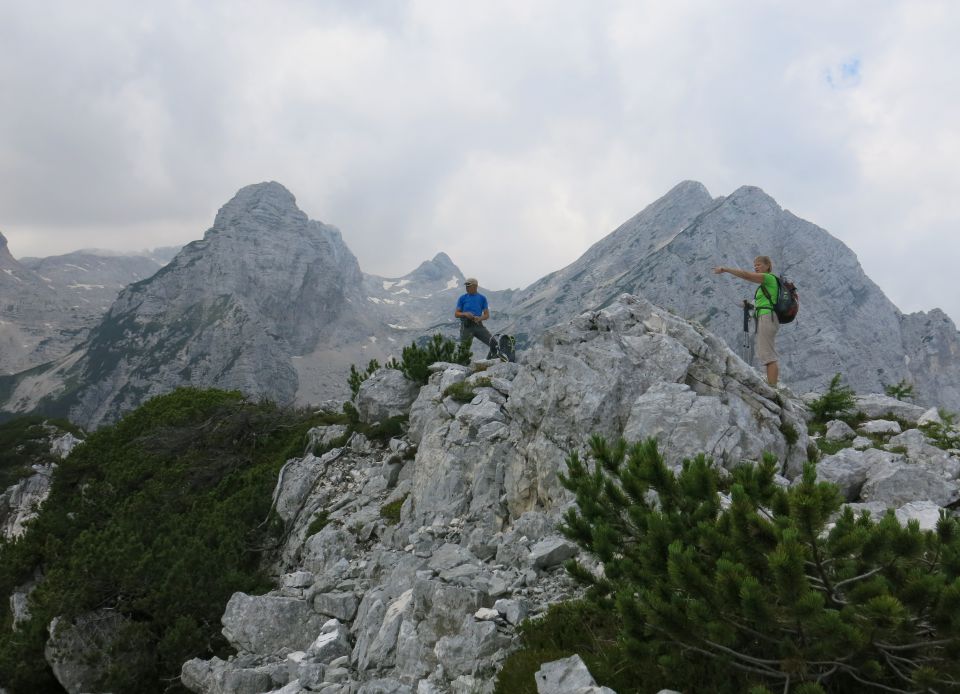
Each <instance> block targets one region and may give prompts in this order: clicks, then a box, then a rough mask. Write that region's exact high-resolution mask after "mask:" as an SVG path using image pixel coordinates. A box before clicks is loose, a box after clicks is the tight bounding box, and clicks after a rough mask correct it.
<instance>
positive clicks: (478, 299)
mask: <svg viewBox="0 0 960 694" xmlns="http://www.w3.org/2000/svg"><path fill="white" fill-rule="evenodd" d="M487 308H489V307H488V305H487V297H485V296H484V295H483V294H481V293H480V292H477V293H476V294H464V295H463V296H461V297H460V298H459V299H457V310H458V311H469V312H470V313H472V314H473V315H475V316H476V317H477V318H480V317H481V316H483V312H484V311H485V310H486V309H487Z"/></svg>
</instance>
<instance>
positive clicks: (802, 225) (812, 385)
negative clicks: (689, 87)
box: [508, 181, 960, 409]
mask: <svg viewBox="0 0 960 694" xmlns="http://www.w3.org/2000/svg"><path fill="white" fill-rule="evenodd" d="M757 255H769V256H771V257H772V259H773V261H774V271H775V272H776V273H777V274H779V275H784V276H786V277H787V278H789V279H790V280H792V281H794V282H795V283H796V284H797V286H798V289H799V292H800V302H801V304H800V305H801V309H800V315H799V317H798V318H797V321H796V322H795V323H794V324H791V325H789V326H784V327H783V328H782V329H781V330H780V334H779V336H778V338H777V343H778V350H779V352H780V356H781V361H780V367H781V377H782V379H783V380H784V381H785V382H787V383H789V384H790V386H791V387H793V388H794V389H795V390H797V392H804V391H807V390H822V389H824V388H825V386H826V384H827V382H829V380H830V378H831V377H832V376H833V375H834V374H835V373H838V372H840V373H842V374H843V375H844V376H845V378H846V380H847V381H848V382H849V383H850V384H851V385H852V386H853V387H854V388H855V389H856V390H857V391H859V392H882V391H883V386H884V385H887V384H896V383H898V382H900V381H901V380H906V381H907V382H909V383H912V384H913V385H914V390H915V393H916V394H917V398H918V401H920V402H925V403H928V404H937V405H940V406H945V407H950V408H954V409H960V360H958V359H957V357H958V355H960V335H958V333H957V329H956V326H955V325H954V324H953V322H952V321H951V320H950V319H949V318H948V317H947V316H946V315H945V314H944V313H943V312H942V311H939V310H937V309H934V310H932V311H930V312H928V313H924V312H920V313H914V314H909V315H904V314H902V313H901V312H900V311H899V310H898V309H897V307H896V306H894V304H893V303H892V302H891V301H890V300H889V299H888V298H887V297H886V296H885V295H884V294H883V292H882V291H881V290H880V288H879V287H877V285H876V284H875V283H874V282H873V281H872V280H871V279H870V278H869V277H867V276H866V274H864V272H863V269H862V268H861V267H860V264H859V262H858V260H857V257H856V255H855V254H854V253H853V252H852V251H851V250H850V249H849V248H847V247H846V246H845V245H844V244H843V243H842V242H840V241H839V240H838V239H836V238H834V237H833V236H831V235H830V234H829V233H828V232H826V231H825V230H823V229H821V228H820V227H818V226H816V225H814V224H811V223H810V222H807V221H805V220H803V219H800V218H798V217H796V216H795V215H793V214H791V213H790V212H789V211H787V210H784V209H782V208H781V207H780V206H779V205H778V204H777V202H776V201H775V200H774V199H773V198H771V197H770V196H769V195H767V194H766V193H764V192H763V191H762V190H761V189H760V188H756V187H752V186H744V187H741V188H738V189H737V190H736V191H734V192H733V193H732V194H730V195H729V196H726V197H718V198H712V197H711V196H710V194H709V193H708V192H707V189H706V188H704V186H703V185H701V184H700V183H696V182H693V181H685V182H683V183H681V184H679V185H677V186H676V187H675V188H673V189H672V190H671V191H670V192H668V193H667V194H666V195H665V196H664V197H662V198H661V199H659V200H657V201H656V202H654V203H653V204H651V205H649V206H648V207H647V208H646V209H644V210H643V211H642V212H640V213H639V214H638V215H636V216H635V217H633V218H632V219H630V220H628V221H627V222H625V223H624V224H623V225H622V226H621V227H619V228H618V229H616V230H615V231H614V232H613V233H611V234H610V235H608V236H607V237H605V238H604V239H602V240H600V241H598V242H597V243H596V244H594V246H593V247H591V248H590V249H589V250H588V251H587V252H586V253H585V254H584V255H583V256H581V257H580V258H579V259H578V260H576V261H575V262H574V263H572V264H571V265H569V266H568V267H566V268H564V269H563V270H560V271H558V272H555V273H553V274H551V275H548V276H547V277H545V278H543V279H541V280H539V281H538V282H535V283H534V284H533V285H531V286H530V287H528V288H526V289H524V290H521V291H518V292H516V293H515V294H514V295H513V297H512V302H511V305H510V306H509V307H508V312H509V317H508V320H509V325H510V329H511V330H512V331H513V332H515V333H517V334H518V335H521V336H524V335H530V336H532V337H534V338H535V337H536V336H537V335H538V334H539V332H540V331H541V330H543V329H544V328H545V327H546V326H547V325H549V324H551V323H552V322H556V321H559V320H562V319H566V318H569V317H570V316H573V315H576V314H577V313H578V312H579V311H580V310H583V308H587V307H600V306H605V305H606V304H607V303H609V302H610V301H612V300H613V298H614V297H616V296H617V295H619V294H620V293H622V292H630V293H635V294H642V295H643V296H645V297H646V298H648V299H649V300H650V301H652V302H653V303H655V304H656V305H658V306H663V307H665V308H667V309H669V310H671V311H674V312H676V313H677V314H679V315H681V316H684V317H685V318H688V319H691V320H696V321H698V322H700V323H702V324H703V325H705V326H707V327H708V328H710V330H711V331H713V332H714V333H715V334H717V335H719V336H720V337H722V338H723V339H724V340H725V341H726V342H727V344H729V345H737V344H738V342H739V340H740V339H741V338H742V322H743V321H742V308H741V305H742V301H743V299H746V298H749V299H750V300H751V301H752V298H753V292H754V290H755V289H756V286H755V285H753V284H749V283H747V282H743V281H741V280H738V279H736V278H733V277H731V276H730V275H714V274H713V273H712V269H713V267H715V266H727V267H740V268H746V269H750V268H751V267H752V262H753V258H754V257H756V256H757ZM751 337H752V336H751Z"/></svg>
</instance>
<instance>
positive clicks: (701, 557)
mask: <svg viewBox="0 0 960 694" xmlns="http://www.w3.org/2000/svg"><path fill="white" fill-rule="evenodd" d="M591 452H592V457H593V459H594V461H595V464H593V465H587V464H586V463H584V462H583V461H581V460H580V458H579V457H578V456H577V455H575V454H574V455H571V456H570V457H569V458H568V461H567V464H568V470H569V472H568V475H566V476H562V478H561V481H562V483H563V484H564V486H566V487H567V488H568V489H569V490H570V491H572V492H573V493H574V494H575V495H576V500H577V507H576V508H572V509H570V510H569V511H568V512H567V514H566V516H565V518H564V524H563V528H562V529H563V532H564V533H565V534H566V535H567V536H568V537H569V538H571V539H573V540H575V541H576V542H577V543H578V544H579V545H580V546H581V547H583V548H584V549H586V550H588V551H589V552H592V553H593V554H595V555H596V556H597V558H598V559H599V560H601V561H602V562H603V565H604V576H603V577H596V576H594V575H593V574H592V573H591V572H590V571H588V570H587V569H586V568H585V567H584V566H582V565H580V564H578V563H577V562H569V563H568V569H569V571H570V572H571V574H572V575H573V576H574V577H575V578H576V579H577V580H578V581H580V582H582V583H583V584H585V585H588V586H589V587H590V588H589V591H588V597H589V598H590V599H592V600H596V601H603V600H613V601H614V604H615V605H616V612H617V614H618V615H619V619H620V620H621V623H622V628H621V629H620V632H619V638H620V640H621V641H622V643H623V644H624V648H625V649H626V651H627V652H629V653H630V654H631V656H632V657H633V658H634V661H635V665H634V666H635V667H637V668H640V669H641V670H643V671H647V670H648V669H653V668H659V670H660V672H662V673H664V674H669V675H670V676H671V677H672V680H671V681H670V686H671V688H674V689H679V690H682V691H721V690H722V688H723V687H726V688H727V691H738V692H740V691H749V690H750V689H751V687H756V688H757V689H754V691H763V689H762V688H763V687H768V688H769V689H770V691H784V692H801V691H803V692H814V691H823V692H844V693H847V692H868V691H870V692H872V691H903V692H906V691H953V690H955V689H956V687H957V683H958V682H960V659H958V658H957V655H958V654H960V618H958V617H957V615H958V614H960V612H958V608H960V522H958V521H957V520H956V519H953V518H950V517H948V516H947V515H946V514H942V515H941V519H940V522H939V523H938V525H937V529H936V531H935V532H933V531H921V530H920V528H919V525H918V523H916V522H915V521H912V522H910V523H909V524H908V525H907V527H902V526H901V525H900V524H899V522H898V521H897V519H896V517H895V516H894V514H893V513H892V512H888V513H887V514H885V515H884V516H883V517H882V518H880V520H879V521H878V522H874V521H873V520H872V519H871V518H870V516H869V514H861V515H860V516H855V515H854V513H853V511H852V510H850V509H849V508H846V509H844V510H843V511H842V512H841V513H840V514H839V515H836V514H837V511H838V510H839V509H840V506H841V503H842V499H841V496H840V494H839V492H838V490H837V488H836V486H834V485H832V484H827V483H817V482H816V476H815V471H814V466H813V465H812V464H810V463H808V464H807V465H806V467H805V468H804V473H803V477H802V479H801V480H800V481H799V483H798V484H795V485H793V486H791V487H790V488H788V489H784V488H782V487H779V486H777V484H776V483H775V481H774V480H775V475H776V471H777V465H776V461H775V460H774V458H773V457H772V456H769V455H768V456H765V457H764V460H763V462H762V463H761V464H759V465H756V466H751V465H742V466H739V467H737V468H736V469H734V471H733V472H732V474H731V475H730V477H729V480H726V481H722V480H721V479H720V477H719V475H718V473H717V471H716V469H715V468H714V467H713V466H712V465H711V464H710V463H709V462H708V461H707V460H706V459H705V458H704V457H703V456H702V455H701V456H698V457H696V458H694V459H693V460H686V461H684V462H683V465H682V470H681V471H680V473H679V474H677V475H674V474H673V473H672V472H671V471H670V470H669V469H668V468H667V466H666V465H665V464H664V462H663V459H662V458H661V456H660V453H659V451H658V450H657V445H656V442H655V441H654V440H653V439H650V440H648V441H645V442H643V443H638V444H634V445H632V446H627V444H626V443H624V442H622V441H621V442H619V443H617V444H616V445H613V446H609V445H607V443H606V442H605V441H604V440H603V439H601V438H599V437H595V438H593V439H592V440H591ZM718 491H728V492H729V494H730V499H731V503H730V504H729V506H728V507H727V508H724V507H723V506H722V505H721V503H720V498H719V495H718ZM651 492H653V493H655V494H651ZM828 522H831V523H834V525H833V527H832V528H831V529H830V530H829V531H828V530H827V524H828ZM598 682H600V683H601V684H605V682H602V681H600V680H599V679H598ZM705 682H715V683H726V684H724V685H720V684H717V686H715V687H707V688H704V683H705ZM638 686H639V685H638ZM651 690H652V691H656V689H655V688H653V689H651ZM618 691H619V690H618ZM627 691H631V690H627Z"/></svg>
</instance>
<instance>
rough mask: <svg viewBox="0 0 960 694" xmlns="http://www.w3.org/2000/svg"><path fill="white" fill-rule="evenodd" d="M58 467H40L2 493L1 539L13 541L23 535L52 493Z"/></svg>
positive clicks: (0, 504) (0, 498) (0, 500)
mask: <svg viewBox="0 0 960 694" xmlns="http://www.w3.org/2000/svg"><path fill="white" fill-rule="evenodd" d="M55 468H56V465H53V464H49V465H38V466H35V467H34V473H33V474H32V475H30V476H29V477H26V478H24V479H22V480H20V481H19V482H17V483H16V484H15V485H13V486H11V487H9V488H7V489H6V490H5V491H3V492H0V537H2V538H3V539H6V540H12V539H13V538H16V537H19V536H20V535H22V534H23V532H24V530H25V527H26V524H27V522H28V521H30V520H31V519H32V518H35V517H36V515H37V512H38V510H39V508H40V505H41V504H43V502H44V501H45V500H46V498H47V495H49V493H50V483H51V476H52V475H53V470H54V469H55Z"/></svg>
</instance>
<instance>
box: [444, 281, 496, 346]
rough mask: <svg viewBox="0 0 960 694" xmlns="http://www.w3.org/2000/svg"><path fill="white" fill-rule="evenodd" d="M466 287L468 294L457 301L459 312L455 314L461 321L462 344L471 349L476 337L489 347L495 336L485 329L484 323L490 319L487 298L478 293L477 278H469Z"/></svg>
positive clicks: (465, 283)
mask: <svg viewBox="0 0 960 694" xmlns="http://www.w3.org/2000/svg"><path fill="white" fill-rule="evenodd" d="M464 286H465V287H466V289H467V293H466V294H464V295H463V296H461V297H460V298H459V299H457V310H456V311H455V312H454V314H453V315H454V316H456V317H457V318H459V319H460V342H463V343H465V344H466V345H467V346H468V347H469V346H470V345H471V344H472V343H473V338H475V337H476V338H479V339H480V340H481V341H482V342H483V344H485V345H487V346H489V345H490V342H491V341H492V340H493V335H491V334H490V331H489V330H487V329H486V328H485V327H483V321H485V320H487V319H488V318H489V317H490V307H489V305H488V304H487V297H485V296H484V295H483V294H480V293H479V292H477V287H478V286H479V285H478V283H477V278H476V277H468V278H467V279H466V281H465V282H464Z"/></svg>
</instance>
